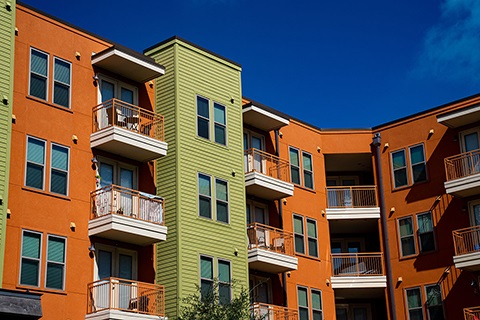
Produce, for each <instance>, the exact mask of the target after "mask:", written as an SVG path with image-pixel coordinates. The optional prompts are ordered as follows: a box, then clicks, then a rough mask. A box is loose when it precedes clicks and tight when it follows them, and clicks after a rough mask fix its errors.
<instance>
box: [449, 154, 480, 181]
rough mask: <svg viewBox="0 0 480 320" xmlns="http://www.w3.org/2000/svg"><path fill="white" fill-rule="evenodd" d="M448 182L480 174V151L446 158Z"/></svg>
mask: <svg viewBox="0 0 480 320" xmlns="http://www.w3.org/2000/svg"><path fill="white" fill-rule="evenodd" d="M445 172H446V175H447V181H449V180H455V179H460V178H463V177H468V176H471V175H474V174H477V173H480V149H478V150H474V151H470V152H465V153H461V154H457V155H455V156H452V157H448V158H445Z"/></svg>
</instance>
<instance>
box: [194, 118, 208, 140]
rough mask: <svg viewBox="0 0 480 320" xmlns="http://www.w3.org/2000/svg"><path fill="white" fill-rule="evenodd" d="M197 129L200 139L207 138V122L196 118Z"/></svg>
mask: <svg viewBox="0 0 480 320" xmlns="http://www.w3.org/2000/svg"><path fill="white" fill-rule="evenodd" d="M197 127H198V128H197V129H198V135H199V136H200V137H202V138H206V139H208V138H209V134H208V120H205V119H202V118H198V123H197Z"/></svg>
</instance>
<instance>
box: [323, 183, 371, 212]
mask: <svg viewBox="0 0 480 320" xmlns="http://www.w3.org/2000/svg"><path fill="white" fill-rule="evenodd" d="M327 203H328V208H375V207H378V202H377V188H376V186H351V187H341V186H335V187H327Z"/></svg>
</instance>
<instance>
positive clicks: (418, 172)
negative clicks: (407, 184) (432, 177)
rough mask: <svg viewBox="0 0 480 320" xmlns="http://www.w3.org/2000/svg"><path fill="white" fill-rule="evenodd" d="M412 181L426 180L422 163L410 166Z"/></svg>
mask: <svg viewBox="0 0 480 320" xmlns="http://www.w3.org/2000/svg"><path fill="white" fill-rule="evenodd" d="M412 171H413V182H414V183H415V182H420V181H425V180H427V170H426V167H425V164H424V163H420V164H416V165H414V166H412Z"/></svg>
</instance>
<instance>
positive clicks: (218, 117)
mask: <svg viewBox="0 0 480 320" xmlns="http://www.w3.org/2000/svg"><path fill="white" fill-rule="evenodd" d="M213 119H214V121H215V130H214V132H215V142H217V143H220V144H223V145H226V144H227V135H226V134H227V122H226V116H225V107H224V106H222V105H220V104H218V103H214V104H213Z"/></svg>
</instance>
